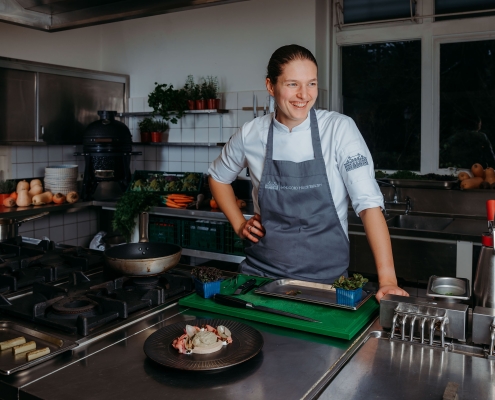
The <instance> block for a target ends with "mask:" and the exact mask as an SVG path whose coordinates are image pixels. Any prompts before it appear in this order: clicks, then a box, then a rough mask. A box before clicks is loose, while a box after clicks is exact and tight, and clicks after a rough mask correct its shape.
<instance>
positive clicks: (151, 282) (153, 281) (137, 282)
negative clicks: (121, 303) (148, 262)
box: [126, 276, 160, 290]
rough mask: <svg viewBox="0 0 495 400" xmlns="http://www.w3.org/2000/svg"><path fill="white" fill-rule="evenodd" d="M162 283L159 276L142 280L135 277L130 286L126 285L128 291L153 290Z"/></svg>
mask: <svg viewBox="0 0 495 400" xmlns="http://www.w3.org/2000/svg"><path fill="white" fill-rule="evenodd" d="M159 281H160V278H159V276H146V277H142V278H137V277H133V278H131V280H130V282H129V284H127V285H126V289H127V288H128V287H130V288H136V289H148V290H149V289H153V288H154V287H156V286H158V283H159Z"/></svg>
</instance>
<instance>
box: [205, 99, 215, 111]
mask: <svg viewBox="0 0 495 400" xmlns="http://www.w3.org/2000/svg"><path fill="white" fill-rule="evenodd" d="M206 108H207V109H208V110H214V109H215V99H208V100H206Z"/></svg>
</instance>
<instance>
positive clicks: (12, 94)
mask: <svg viewBox="0 0 495 400" xmlns="http://www.w3.org/2000/svg"><path fill="white" fill-rule="evenodd" d="M0 138H1V139H2V141H12V142H13V141H16V142H24V141H34V140H36V73H34V72H29V71H20V70H15V69H7V68H0Z"/></svg>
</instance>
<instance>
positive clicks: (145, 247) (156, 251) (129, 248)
mask: <svg viewBox="0 0 495 400" xmlns="http://www.w3.org/2000/svg"><path fill="white" fill-rule="evenodd" d="M148 222H149V215H148V213H141V214H140V216H139V238H140V239H139V243H128V244H122V245H120V246H114V247H111V248H109V249H106V250H105V253H104V254H105V259H106V261H107V263H108V265H109V266H110V267H111V268H112V269H114V270H115V271H118V272H120V273H121V274H123V275H126V276H140V277H143V276H153V275H159V274H161V273H163V272H165V271H167V270H169V269H170V268H173V267H175V266H176V265H177V263H178V262H179V260H180V255H181V253H182V248H181V247H180V246H177V245H175V244H166V243H149V240H148Z"/></svg>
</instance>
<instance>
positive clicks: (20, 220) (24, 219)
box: [15, 211, 50, 226]
mask: <svg viewBox="0 0 495 400" xmlns="http://www.w3.org/2000/svg"><path fill="white" fill-rule="evenodd" d="M48 214H50V213H49V212H48V211H46V212H43V213H41V214H36V215H31V216H30V217H26V218H22V219H19V220H17V221H16V222H15V223H16V224H17V226H21V224H23V223H24V222H28V221H32V220H33V219H38V218H41V217H44V216H45V215H48Z"/></svg>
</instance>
